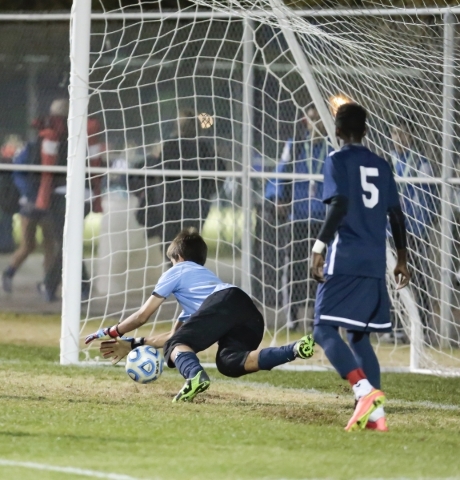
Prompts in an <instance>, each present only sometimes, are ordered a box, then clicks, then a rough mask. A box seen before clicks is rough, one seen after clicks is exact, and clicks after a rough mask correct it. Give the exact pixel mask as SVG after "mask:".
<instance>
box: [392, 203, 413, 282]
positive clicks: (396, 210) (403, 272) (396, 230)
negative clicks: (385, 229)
mask: <svg viewBox="0 0 460 480" xmlns="http://www.w3.org/2000/svg"><path fill="white" fill-rule="evenodd" d="M388 217H389V219H390V227H391V233H392V234H393V240H394V243H395V247H396V251H397V252H398V260H397V263H396V267H395V270H394V275H395V278H396V283H397V285H398V286H397V287H396V288H397V289H398V290H399V289H400V288H404V287H405V286H407V285H408V283H409V281H410V273H409V270H408V268H407V234H406V222H405V218H404V213H403V211H402V210H401V207H400V206H399V205H398V206H396V207H390V208H389V209H388Z"/></svg>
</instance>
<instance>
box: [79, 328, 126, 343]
mask: <svg viewBox="0 0 460 480" xmlns="http://www.w3.org/2000/svg"><path fill="white" fill-rule="evenodd" d="M107 336H108V337H112V338H117V337H121V333H120V332H119V331H118V325H114V326H113V327H106V328H101V329H99V330H98V331H97V332H94V333H92V334H91V335H88V336H87V337H86V338H85V344H86V345H88V343H91V342H92V341H93V340H96V339H97V338H102V337H107Z"/></svg>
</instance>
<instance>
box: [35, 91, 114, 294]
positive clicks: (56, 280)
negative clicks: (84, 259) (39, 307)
mask: <svg viewBox="0 0 460 480" xmlns="http://www.w3.org/2000/svg"><path fill="white" fill-rule="evenodd" d="M53 105H54V106H55V107H56V108H55V109H54V110H53V113H55V115H53V116H52V117H51V118H50V119H52V121H51V122H50V127H51V128H48V129H45V130H43V131H42V132H40V133H41V135H42V136H43V146H44V147H43V148H42V164H43V165H67V135H68V133H67V119H66V116H67V113H68V103H62V101H61V100H59V101H55V102H53ZM66 108H67V110H66ZM64 114H66V116H65V117H64ZM100 131H101V125H100V123H99V121H98V120H97V119H95V118H90V119H88V156H89V161H90V164H91V166H95V167H97V166H101V164H102V153H103V151H104V150H105V148H104V145H103V144H102V143H101V142H100ZM66 179H67V177H66V175H65V174H55V173H51V174H42V181H41V184H40V190H39V195H38V196H37V202H38V201H40V202H41V203H37V204H36V205H37V208H49V209H50V212H51V217H52V219H53V223H54V227H55V238H56V243H57V248H56V252H55V256H54V260H53V262H52V264H51V266H50V268H49V269H48V271H47V272H46V274H45V277H44V279H43V282H41V283H39V285H38V290H39V292H40V293H41V294H42V295H43V296H44V298H45V299H46V300H47V301H49V302H51V301H54V300H57V295H56V293H57V289H58V287H59V285H60V283H61V280H62V246H63V234H64V223H65V209H66V201H65V194H66V190H67V188H66ZM89 183H90V185H91V197H92V199H93V202H92V211H94V212H101V211H102V207H101V176H100V175H95V176H93V177H92V178H90V179H89ZM89 196H90V192H89V191H88V192H87V197H89ZM89 210H90V204H89V202H86V205H85V215H86V214H87V213H89ZM89 290H90V283H89V276H88V274H87V271H86V268H85V265H84V264H83V275H82V298H83V299H87V298H88V296H89Z"/></svg>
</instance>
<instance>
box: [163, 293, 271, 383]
mask: <svg viewBox="0 0 460 480" xmlns="http://www.w3.org/2000/svg"><path fill="white" fill-rule="evenodd" d="M263 335H264V319H263V317H262V314H261V313H260V312H259V310H258V309H257V307H256V306H255V304H254V302H253V301H252V300H251V298H250V297H249V296H248V295H247V294H246V293H245V292H243V290H241V289H239V288H237V287H232V288H227V289H225V290H220V291H218V292H216V293H213V294H211V295H209V297H208V298H207V299H206V300H205V301H204V302H203V304H202V305H201V307H200V308H199V309H198V310H197V311H196V312H195V313H194V314H193V315H191V316H190V318H189V319H188V320H187V321H186V322H184V324H183V325H182V327H181V328H179V330H177V332H176V333H175V334H174V335H173V336H172V337H171V338H170V339H169V340H168V341H167V342H166V343H165V346H164V347H163V352H164V357H165V360H166V362H167V364H168V366H169V367H174V363H173V362H172V361H171V358H170V357H171V353H172V351H173V350H174V347H175V346H177V345H187V346H188V347H190V348H191V349H192V350H193V351H194V352H195V353H198V352H201V351H203V350H206V349H207V348H209V347H210V346H211V345H214V344H215V343H216V342H217V344H218V350H217V355H216V365H217V368H218V370H219V372H220V373H222V374H223V375H226V376H227V377H240V376H242V375H244V374H246V373H248V372H246V371H245V369H244V364H245V362H246V359H247V357H248V355H249V352H251V351H253V350H257V348H258V347H259V345H260V342H261V341H262V337H263Z"/></svg>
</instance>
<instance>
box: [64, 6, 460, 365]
mask: <svg viewBox="0 0 460 480" xmlns="http://www.w3.org/2000/svg"><path fill="white" fill-rule="evenodd" d="M200 1H201V0H200ZM200 1H198V2H196V3H198V4H199V3H200ZM74 3H75V4H76V5H79V7H80V8H81V10H77V9H76V8H74V9H73V11H72V17H73V18H72V25H73V26H75V25H76V24H77V21H82V18H80V20H78V15H83V14H84V15H85V16H86V21H87V22H88V23H86V26H84V27H81V28H82V30H80V32H79V45H78V47H79V48H78V49H77V48H76V47H75V48H74V47H72V54H71V62H72V67H71V68H72V72H73V73H72V78H71V82H72V84H71V114H70V118H69V169H68V185H70V184H72V188H69V190H68V197H67V200H68V202H67V222H66V232H65V244H64V249H65V250H64V259H65V260H64V262H65V264H64V265H65V267H64V280H63V283H64V288H63V300H64V302H63V325H62V326H63V329H62V338H61V363H63V364H64V363H77V362H79V361H80V360H81V359H85V361H86V360H87V361H93V362H94V361H100V359H99V358H98V351H97V349H96V348H95V347H94V346H90V347H84V346H83V345H82V340H83V338H84V336H85V335H86V334H88V333H90V332H92V331H95V330H97V329H98V328H101V327H102V326H108V325H110V324H113V323H116V322H117V321H119V320H121V319H122V318H126V316H127V315H129V314H130V313H131V312H133V311H134V310H135V309H137V308H139V306H140V305H141V304H142V303H143V302H144V301H145V300H146V298H147V297H148V295H150V293H151V289H152V288H153V287H154V285H155V282H156V280H157V279H158V278H159V275H160V274H161V273H162V272H164V271H165V270H166V269H167V268H168V263H167V260H166V258H165V255H164V252H165V249H166V248H167V245H168V243H169V242H170V240H171V238H170V236H169V235H170V233H171V232H172V231H174V229H175V228H176V227H177V226H179V225H180V226H189V225H193V226H197V227H198V228H200V229H201V230H202V232H203V235H204V237H205V239H206V241H207V243H208V245H209V256H208V263H207V265H208V266H209V268H211V269H212V270H214V271H215V272H216V273H217V275H218V276H220V277H221V278H222V279H223V280H224V281H226V282H229V283H234V284H236V285H239V286H242V287H243V288H244V289H245V290H246V291H247V292H248V293H250V294H251V296H252V297H253V298H254V299H255V300H256V301H257V302H258V305H259V306H260V308H261V310H262V311H263V314H264V317H265V318H266V322H267V329H266V335H265V339H264V342H265V343H266V344H279V343H284V342H286V341H292V340H293V339H296V338H298V336H299V335H300V334H301V333H302V334H303V333H304V331H308V329H310V328H311V321H312V312H311V308H312V305H313V303H314V293H313V292H314V288H313V286H312V284H311V281H310V280H309V279H307V278H303V279H300V278H299V277H298V276H297V277H296V276H295V275H296V274H293V271H295V270H296V269H297V268H298V267H299V265H300V264H301V262H305V258H306V257H308V252H306V253H304V257H303V259H302V260H299V259H298V257H296V253H298V251H299V250H298V249H300V248H304V246H302V245H305V238H303V237H302V239H300V240H299V238H297V237H296V236H295V234H294V229H293V225H294V224H295V222H297V220H295V221H292V220H288V217H286V216H285V217H282V215H281V213H280V212H279V211H277V210H276V208H275V204H274V202H273V201H272V200H271V199H270V198H269V196H268V194H267V185H268V183H269V182H270V181H279V182H284V184H286V185H288V186H289V188H291V187H292V185H293V184H294V182H295V181H296V182H299V181H304V182H309V189H310V191H312V190H315V189H316V188H318V187H317V185H318V184H320V183H321V181H322V175H321V173H320V169H319V170H318V169H317V170H315V168H317V167H314V168H313V164H314V163H315V161H316V160H315V158H316V157H314V155H316V153H315V154H314V153H313V148H311V149H310V150H309V148H310V147H309V146H308V145H307V143H306V141H305V138H306V137H305V136H304V137H302V138H301V135H306V133H305V131H303V130H302V128H305V125H304V124H303V123H302V122H300V121H299V120H300V119H301V118H302V116H305V115H306V114H307V112H308V110H309V109H311V107H312V106H313V105H314V106H315V108H316V109H317V111H318V114H319V119H315V120H314V121H312V122H311V125H313V126H312V127H311V128H312V130H311V132H310V134H311V135H318V134H319V133H318V132H322V133H321V135H322V137H321V138H323V139H324V140H326V139H327V138H328V137H329V138H330V139H331V140H330V141H332V142H335V141H336V140H335V135H334V125H333V118H332V115H331V110H333V108H334V105H333V103H334V101H335V100H337V98H338V100H340V99H341V98H339V97H340V96H343V97H344V98H347V99H351V100H355V101H358V102H360V103H363V104H364V106H365V107H366V108H367V109H368V111H369V118H370V122H369V140H368V142H369V144H370V147H371V148H373V149H374V150H376V151H377V153H379V154H380V155H381V156H383V157H384V158H386V159H387V160H388V161H390V162H393V155H394V152H393V150H392V142H393V140H392V138H391V132H390V130H391V127H392V126H394V117H397V118H402V117H404V115H405V114H406V113H409V114H411V115H413V116H415V124H416V127H417V129H418V132H417V134H416V138H415V140H416V143H417V145H418V146H420V147H421V149H422V150H423V151H424V155H425V156H426V157H427V158H428V160H429V161H431V163H432V165H433V172H432V173H430V174H427V173H426V172H423V171H421V170H420V168H419V165H416V166H411V168H412V170H410V172H409V173H410V175H405V176H398V177H397V181H398V184H399V186H400V188H401V195H402V198H403V199H404V201H405V202H409V203H408V204H410V202H411V201H412V200H411V198H410V197H409V195H410V193H408V192H412V193H413V192H416V194H417V195H419V196H420V197H422V198H423V197H424V196H429V198H431V199H432V202H433V204H435V205H436V206H435V207H433V211H430V212H429V215H431V217H430V218H431V219H432V221H431V223H430V224H429V225H428V226H427V228H426V235H425V236H424V237H423V238H422V237H420V238H419V237H418V236H417V235H416V234H414V233H413V232H410V238H411V240H412V243H411V250H410V251H411V262H413V267H414V272H415V279H416V282H415V283H414V285H413V287H412V290H411V289H407V290H404V291H402V292H397V291H396V290H395V289H394V279H393V278H392V273H391V272H392V270H393V267H392V265H393V266H394V262H395V257H394V254H393V253H391V250H389V253H388V282H389V285H390V286H391V288H390V290H391V297H392V305H393V306H392V315H393V318H394V321H395V326H396V334H397V335H395V336H394V338H391V339H390V340H388V339H384V338H383V337H382V336H381V335H375V336H373V342H374V344H375V347H376V349H377V353H378V355H379V358H380V359H381V362H382V365H383V366H384V368H393V369H397V370H401V369H403V370H406V371H414V372H415V371H430V372H435V373H452V372H455V371H458V370H459V369H460V355H459V348H458V347H459V336H460V335H459V333H460V327H459V319H458V312H457V309H458V305H457V303H458V301H459V300H458V298H457V294H456V292H455V289H454V285H453V281H452V277H453V275H454V269H455V268H457V260H456V257H455V255H457V253H458V251H459V250H460V249H459V245H458V242H457V241H456V240H455V238H452V237H453V235H452V234H453V231H454V229H456V228H457V226H456V225H457V224H456V222H457V221H458V218H457V217H458V215H457V214H456V212H455V199H454V198H455V195H456V194H457V193H456V188H457V187H456V186H457V185H459V184H460V181H459V179H458V178H457V169H456V166H455V164H454V159H453V156H454V152H455V145H454V137H455V133H456V132H455V122H456V120H457V118H456V113H455V109H454V106H455V101H456V95H457V87H456V85H455V83H454V81H453V80H454V73H455V68H456V66H457V60H456V52H455V49H454V42H453V38H454V36H455V27H456V25H457V23H456V18H455V17H454V16H453V15H452V12H450V11H449V12H447V13H446V15H445V18H444V20H443V17H442V16H441V14H440V11H439V10H436V13H434V12H432V11H431V10H416V11H414V12H411V11H406V10H404V9H398V10H391V11H389V10H388V9H381V10H377V11H375V10H374V11H372V10H356V11H354V10H349V11H348V10H347V11H343V10H308V11H305V10H303V11H296V10H290V9H289V7H287V6H286V5H284V4H282V3H281V2H279V1H278V0H262V1H257V2H254V3H252V4H251V2H244V3H243V2H242V3H241V4H240V3H239V2H238V0H234V1H233V2H232V6H231V8H229V4H228V3H226V2H225V3H224V2H220V0H211V2H208V1H206V2H205V3H206V5H207V6H211V7H212V10H211V11H209V10H208V11H200V10H198V9H197V8H195V7H188V8H186V9H182V10H178V11H176V12H165V11H161V9H159V10H158V11H154V10H148V9H147V8H148V7H153V6H157V7H159V4H158V3H157V2H144V3H142V4H141V3H136V4H135V6H136V8H138V9H140V10H139V11H133V10H131V9H125V8H121V7H120V8H117V9H115V10H112V11H106V10H103V11H102V13H101V12H97V13H95V12H93V14H92V15H90V12H89V10H88V6H87V5H86V6H83V7H82V5H83V4H84V2H80V1H78V2H74ZM101 5H102V6H104V1H103V0H102V1H101ZM203 5H204V2H203ZM83 12H84V13H83ZM424 12H426V13H427V14H429V15H435V16H436V19H437V20H436V22H435V27H436V28H435V27H433V26H432V25H431V24H430V23H429V22H425V21H424V20H423V18H422V19H420V16H422V17H423V15H424ZM417 15H418V16H417ZM313 19H314V21H313ZM91 20H92V25H91V23H90V22H91ZM406 20H407V21H406ZM90 25H91V35H90V34H89V31H90ZM85 29H87V30H85ZM74 31H75V30H73V32H74ZM86 31H87V32H88V44H87V45H85V47H84V48H85V49H86V51H83V46H84V41H82V32H86ZM363 32H366V35H368V37H369V38H367V37H366V36H363V35H364V33H363ZM396 33H398V34H400V38H399V40H398V42H399V43H397V44H396V43H395V42H396V41H395V40H394V38H396V36H395V34H396ZM83 37H84V35H83ZM84 38H86V37H84ZM84 38H83V40H84ZM356 38H359V39H362V41H361V40H360V42H357V41H356ZM417 38H423V39H424V42H425V43H426V44H427V46H425V45H423V46H420V42H417V40H416V39H417ZM73 43H74V42H73ZM396 47H397V50H396ZM345 51H348V52H349V55H348V56H344V52H345ZM89 52H91V56H89ZM77 57H78V58H77ZM430 62H431V63H430ZM85 65H86V67H85ZM82 68H83V70H81V69H82ZM85 68H86V72H87V76H86V77H85V74H84V69H85ZM85 89H86V90H85ZM440 91H443V93H442V94H440ZM88 105H89V109H88V115H89V116H88V118H90V119H98V121H99V123H100V124H101V131H100V132H99V135H100V137H101V139H102V140H101V142H103V143H105V149H106V151H105V153H104V162H103V163H102V164H101V166H99V167H97V168H95V167H90V166H89V157H88V153H87V151H89V149H88V146H87V144H88V139H87V133H86V128H85V125H86V122H87V119H86V116H85V115H86V108H87V106H88ZM190 112H193V113H190ZM187 119H192V124H193V123H194V125H192V127H191V128H192V130H193V133H192V134H189V133H187V134H184V135H183V134H182V133H181V132H182V130H181V129H182V128H184V127H183V125H182V124H183V122H184V121H185V122H187ZM190 125H191V124H190V122H189V126H190ZM302 125H303V126H302ZM323 126H324V131H323V130H322V128H323ZM308 128H310V127H308ZM302 132H303V133H302ZM183 139H188V140H186V142H185V143H187V142H188V144H189V146H190V145H192V144H193V145H194V146H193V147H190V148H194V149H195V151H196V152H200V149H201V156H203V157H206V158H211V159H212V162H211V163H212V165H211V164H209V165H208V166H206V167H205V166H204V164H200V163H199V162H198V163H197V164H195V167H194V168H188V167H187V164H186V163H184V158H183V155H182V154H181V155H182V157H181V156H179V157H180V158H172V157H167V155H169V154H167V153H165V152H167V151H168V148H169V147H168V145H173V144H174V143H171V142H178V143H177V145H178V146H179V147H178V148H179V150H180V149H182V148H183V145H184V144H183V143H182V142H183ZM289 142H291V145H296V147H295V148H297V147H298V148H300V149H303V150H302V152H303V154H302V155H304V157H302V158H303V160H302V161H306V162H309V165H310V168H311V169H310V171H309V173H298V172H297V171H295V170H293V169H291V170H289V169H285V170H283V171H277V170H276V166H277V165H279V164H280V163H282V162H288V163H289V161H290V160H289V159H288V157H289V148H288V149H287V150H286V148H287V145H289V144H290V143H289ZM336 146H337V145H334V147H336ZM292 148H294V147H292ZM202 149H206V152H207V153H206V155H203V154H202V151H203V150H202ZM169 151H170V150H169ZM323 153H324V152H323ZM77 156H78V158H79V160H78V161H77V160H76V158H77ZM195 156H199V154H198V153H196V154H195ZM417 158H418V157H417ZM168 162H169V163H168ZM174 162H175V163H174ZM178 162H179V163H178ZM181 162H182V163H181ZM318 164H320V162H318ZM197 165H198V166H197ZM77 169H78V172H77ZM89 172H91V174H92V175H98V176H99V177H100V180H101V185H102V187H101V191H100V192H95V191H93V192H92V195H93V197H94V196H99V198H100V200H101V202H102V205H103V211H102V213H97V212H92V213H91V219H92V220H91V221H92V222H94V223H93V224H92V226H93V227H94V228H93V230H92V232H93V233H92V236H91V239H89V240H88V239H87V240H86V247H85V252H84V255H83V252H82V245H81V244H82V242H81V239H82V237H83V223H82V222H83V220H81V222H80V220H78V219H77V214H78V215H79V214H80V213H81V215H80V217H79V218H81V219H82V218H83V207H82V204H83V191H84V188H83V183H84V181H85V175H88V173H89ZM297 201H298V200H296V199H291V200H290V201H289V202H288V203H287V204H286V208H287V209H286V212H291V213H292V212H293V211H294V209H295V208H296V205H297V204H296V202H297ZM77 204H78V205H79V207H78V208H76V207H75V206H76V205H77ZM192 205H194V206H192ZM194 208H195V210H193V209H194ZM424 208H425V209H426V210H427V209H428V207H427V206H425V207H424ZM174 212H175V213H174ZM423 215H424V212H422V213H420V217H423ZM408 217H409V221H410V222H411V223H412V224H414V225H416V224H417V222H418V223H420V218H419V214H418V213H417V214H415V213H411V212H409V213H408ZM152 219H153V220H152ZM300 223H302V222H300ZM303 223H304V224H305V228H306V229H308V231H309V232H310V233H309V235H310V236H311V235H314V233H311V232H314V228H315V226H314V222H313V221H311V220H310V219H309V220H308V221H305V222H303ZM304 233H305V232H304ZM302 242H303V243H302ZM418 248H420V250H418ZM296 249H297V250H298V251H297V252H296ZM82 257H84V259H83V260H84V262H85V265H86V266H87V268H88V270H89V272H90V275H91V285H92V287H91V291H90V295H89V298H88V299H84V301H83V302H81V303H80V292H81V285H80V278H81V277H80V275H79V272H80V270H81V264H82V263H81V262H82ZM303 283H305V285H306V288H307V290H306V291H307V294H306V298H304V299H303V300H299V299H298V298H297V299H293V292H294V290H295V289H296V285H303ZM295 302H297V307H298V308H297V307H296V308H297V315H298V317H297V318H296V320H297V324H298V325H299V328H298V329H297V330H296V331H291V330H290V328H289V315H290V305H291V304H294V303H295ZM178 313H179V311H178V307H177V306H176V303H175V302H173V301H172V300H171V299H168V301H167V302H165V303H164V305H163V306H162V307H161V309H160V311H159V312H158V313H157V314H155V316H154V318H152V319H151V320H152V321H151V323H149V325H148V326H147V327H144V328H143V329H142V330H141V331H140V332H137V334H139V333H141V334H147V333H149V332H162V331H165V329H168V328H170V326H171V321H172V320H173V319H174V318H175V317H177V315H178ZM427 318H429V322H428V323H427V321H426V319H427ZM385 342H387V343H385ZM202 359H203V360H204V361H211V360H212V352H209V353H204V354H203V355H202ZM326 365H327V362H326V360H325V358H324V357H323V356H321V355H318V356H317V359H315V360H314V363H310V364H309V365H307V364H305V365H301V366H300V367H301V368H308V367H314V368H319V367H324V366H326Z"/></svg>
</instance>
